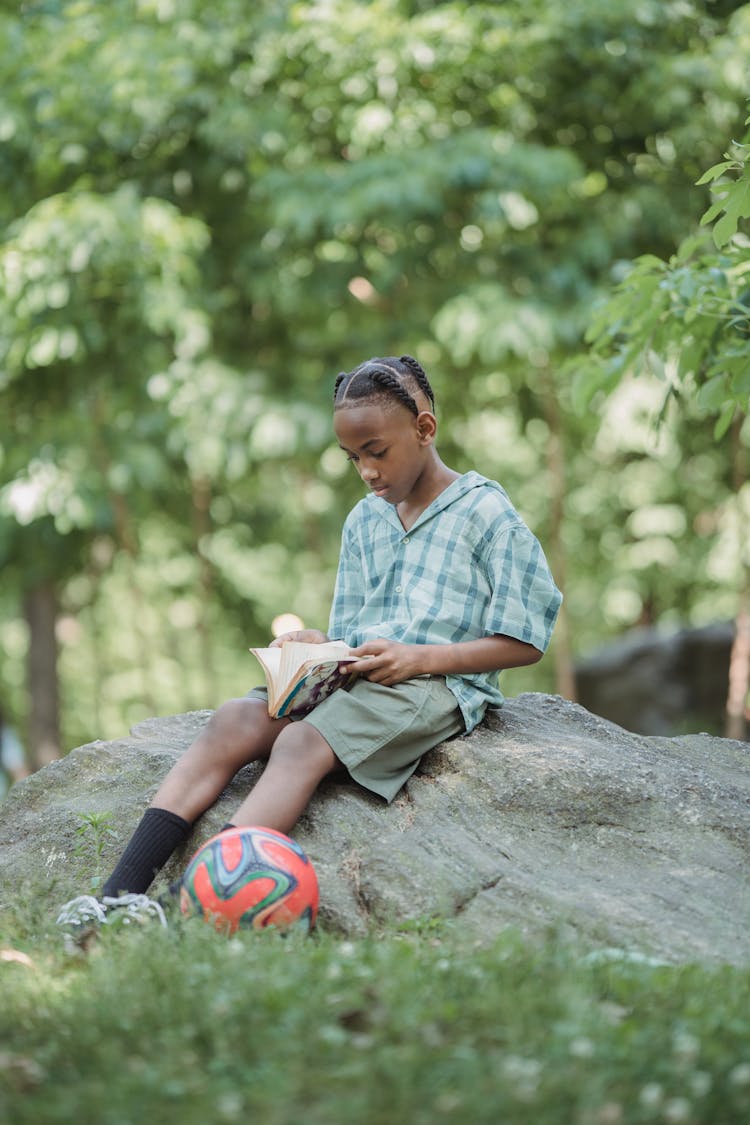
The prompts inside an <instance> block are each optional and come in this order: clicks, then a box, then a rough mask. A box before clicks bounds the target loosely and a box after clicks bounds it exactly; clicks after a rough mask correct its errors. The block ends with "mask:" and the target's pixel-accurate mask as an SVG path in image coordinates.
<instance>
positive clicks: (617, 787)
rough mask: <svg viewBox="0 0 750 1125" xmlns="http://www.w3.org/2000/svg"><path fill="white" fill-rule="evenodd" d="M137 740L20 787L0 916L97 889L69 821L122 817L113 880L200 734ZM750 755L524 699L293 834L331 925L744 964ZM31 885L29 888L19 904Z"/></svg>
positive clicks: (6, 824)
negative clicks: (506, 931) (386, 789)
mask: <svg viewBox="0 0 750 1125" xmlns="http://www.w3.org/2000/svg"><path fill="white" fill-rule="evenodd" d="M208 716H209V712H205V711H204V712H195V713H192V714H188V715H177V716H174V717H172V718H166V719H151V720H148V721H147V722H143V723H139V724H138V726H136V727H135V728H134V730H133V732H132V736H131V737H130V738H123V739H119V740H117V741H115V742H93V743H91V744H89V745H87V746H82V747H81V748H80V749H78V750H74V751H72V752H71V753H70V754H69V755H68V756H67V757H66V758H64V759H63V760H62V761H59V762H55V763H53V764H52V765H50V766H47V767H46V768H45V769H43V770H41V771H40V772H39V773H37V774H35V775H34V776H32V777H30V778H29V779H28V780H26V781H23V782H21V783H20V784H18V785H16V786H15V787H14V789H13V790H12V791H11V793H10V795H9V796H8V798H7V799H6V800H5V802H4V803H3V804H2V805H0V858H1V862H0V907H2V906H4V905H7V904H8V903H9V902H10V901H12V900H13V899H14V897H15V896H20V895H22V894H24V893H28V884H29V881H32V882H33V881H36V882H37V884H39V891H40V892H41V893H43V894H44V895H45V896H46V897H47V898H48V900H49V909H50V912H53V911H54V910H55V908H56V906H57V904H59V903H61V902H64V901H65V900H66V899H67V898H69V897H71V896H72V895H74V894H77V893H80V892H81V891H84V890H87V889H88V887H89V884H90V878H91V874H92V870H93V859H92V849H91V846H90V845H91V842H92V840H93V837H92V836H91V834H89V843H88V847H87V845H86V843H85V836H84V852H85V853H86V854H77V845H78V844H79V843H80V837H79V834H78V833H77V832H76V829H77V826H78V825H79V824H80V818H79V817H78V816H77V815H76V814H92V813H105V812H106V813H111V814H112V823H113V824H114V825H116V827H117V830H118V833H119V840H118V841H116V842H107V843H106V846H105V854H104V856H103V859H102V864H101V866H102V868H103V870H104V872H105V873H108V871H109V869H110V868H111V867H112V866H113V864H114V861H115V859H116V858H117V855H118V853H119V851H120V849H121V846H122V844H123V843H124V842H125V840H126V839H127V837H128V836H129V834H130V832H131V830H132V829H133V828H134V827H135V825H136V823H137V821H138V820H139V818H140V816H141V813H142V811H143V809H144V808H145V807H146V805H147V804H148V802H149V800H150V799H151V797H152V796H153V794H154V792H155V790H156V788H157V786H158V784H159V782H160V780H161V778H162V777H163V776H164V774H165V773H166V772H167V770H168V768H169V767H170V766H171V764H172V763H173V762H174V761H175V759H176V758H177V756H178V755H179V753H180V751H181V750H182V749H184V747H186V746H187V745H188V744H189V742H190V741H191V739H192V738H193V737H194V736H195V734H196V733H197V732H198V730H200V728H201V727H202V725H203V724H204V723H205V722H206V720H207V718H208ZM749 767H750V746H749V745H748V744H747V743H739V742H730V741H727V740H725V739H719V738H711V737H709V736H707V735H690V736H686V737H682V738H645V737H642V736H639V735H634V734H629V733H627V732H626V731H624V730H622V729H621V728H619V727H617V726H614V725H613V724H611V723H609V722H607V721H605V720H603V719H599V718H596V717H594V716H593V715H591V714H589V713H588V712H587V711H585V710H584V709H583V708H582V707H579V706H576V705H575V704H572V703H568V702H567V701H565V700H563V699H560V698H559V697H557V696H545V695H532V694H528V695H522V696H519V697H518V698H517V699H513V700H510V701H509V702H508V703H507V705H506V706H505V707H504V708H503V709H502V710H501V711H497V712H494V713H491V714H490V715H489V716H488V718H487V719H486V720H485V722H484V723H483V724H482V725H481V727H479V728H478V729H477V730H476V731H474V732H473V733H472V734H471V735H469V736H468V737H465V738H459V739H455V740H453V741H451V742H449V743H445V744H444V745H443V746H441V747H439V748H438V749H436V750H434V751H433V752H432V753H431V754H429V755H427V756H426V758H425V759H424V760H423V763H422V767H421V769H420V771H419V772H418V773H417V774H416V775H415V776H414V777H413V779H412V780H411V781H410V783H409V785H408V786H407V787H406V789H405V790H404V791H403V792H402V794H401V795H400V796H399V797H398V798H397V800H396V801H395V802H394V803H393V805H391V806H390V807H388V806H386V805H385V804H384V803H383V802H381V801H380V799H379V798H376V797H374V796H371V795H369V794H368V793H366V792H365V791H363V790H361V789H359V788H358V787H357V786H356V785H354V784H353V783H351V782H348V781H342V782H335V783H334V782H330V783H327V784H325V785H324V786H323V787H322V788H321V790H320V791H319V793H318V794H317V795H316V797H315V798H314V800H313V801H312V804H311V806H310V808H309V810H308V812H307V814H306V815H305V816H304V817H303V818H302V820H301V821H300V823H299V825H298V826H297V830H296V832H295V836H296V838H297V839H298V840H299V841H300V843H301V844H302V845H303V847H305V848H306V850H307V851H308V853H309V854H310V856H311V858H312V860H313V862H314V863H315V866H316V868H317V871H318V875H319V879H320V884H321V920H322V922H323V924H324V925H326V926H327V927H329V928H334V929H336V930H339V931H342V932H345V933H349V934H359V933H362V932H364V931H365V930H366V929H367V927H368V926H370V925H371V924H372V923H381V922H383V921H389V920H397V921H403V920H405V919H417V918H424V917H428V916H434V915H439V916H445V917H456V918H457V919H458V920H460V924H461V925H463V926H465V927H466V929H467V931H468V932H469V933H471V934H472V935H474V934H476V935H478V936H480V937H483V936H487V937H491V936H492V935H494V934H497V933H498V932H499V931H501V930H502V929H503V928H505V927H507V926H514V927H517V928H520V930H521V931H523V932H525V933H528V934H530V935H532V934H535V933H539V932H541V931H544V930H547V929H549V928H550V927H551V928H554V929H555V930H557V931H558V932H561V933H563V934H564V935H566V936H569V937H576V938H580V939H582V940H583V942H584V944H585V945H586V946H587V947H591V945H592V944H593V945H595V946H606V947H610V946H616V947H618V948H625V949H628V950H635V951H641V952H644V953H649V954H652V955H656V956H659V957H662V958H666V959H670V960H685V959H699V960H702V961H722V960H723V961H728V962H735V963H740V962H746V961H747V960H748V954H749V953H750V937H749V935H748V907H749V906H750V894H749V893H748V858H749V856H748V852H749V851H750V847H749V833H748V830H749V829H750V768H749ZM259 769H260V767H259V766H250V767H247V768H246V769H245V770H243V771H242V772H241V773H240V774H239V775H238V776H237V778H236V779H235V780H234V781H233V783H232V784H231V785H230V786H229V788H228V789H227V790H226V792H225V793H224V794H223V795H222V797H221V798H220V800H219V802H218V803H217V805H216V806H215V807H214V808H213V809H211V810H209V812H207V813H206V815H205V816H204V817H203V818H202V819H201V820H200V822H199V823H198V824H197V826H196V828H195V830H194V832H193V835H192V837H191V839H190V840H189V841H188V843H187V845H186V846H185V847H184V848H183V849H181V851H180V852H179V853H178V854H177V855H176V856H175V857H174V858H173V860H172V861H170V864H169V865H168V867H167V868H166V869H165V871H164V874H163V876H162V877H161V878H160V882H163V881H166V880H167V879H170V878H174V877H175V876H176V875H177V873H178V872H179V871H180V869H181V868H182V867H183V866H184V864H185V863H186V861H187V859H188V857H189V856H190V855H191V854H192V852H193V851H194V850H195V848H196V847H197V846H198V845H199V844H200V843H202V842H203V841H204V840H205V839H207V838H208V837H209V836H210V835H212V834H213V833H214V832H216V831H217V830H218V829H219V828H220V827H221V825H222V824H223V823H225V821H226V820H228V819H230V818H231V814H232V811H233V809H234V808H235V806H236V805H237V803H238V802H239V801H240V800H241V798H242V797H243V796H244V794H245V793H246V792H247V790H248V789H249V787H250V786H252V784H253V783H254V781H255V779H256V778H257V776H258V772H259ZM24 888H25V889H24Z"/></svg>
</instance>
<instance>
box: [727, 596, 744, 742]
mask: <svg viewBox="0 0 750 1125" xmlns="http://www.w3.org/2000/svg"><path fill="white" fill-rule="evenodd" d="M748 686H750V611H748V604H747V596H745V597H744V598H743V600H742V604H741V605H740V609H739V612H738V614H737V617H736V618H735V633H734V643H733V644H732V655H731V656H730V659H729V693H728V695H727V714H726V723H725V726H724V733H725V735H726V737H727V738H736V739H739V740H741V739H744V738H745V737H746V735H747V703H746V701H747V693H748Z"/></svg>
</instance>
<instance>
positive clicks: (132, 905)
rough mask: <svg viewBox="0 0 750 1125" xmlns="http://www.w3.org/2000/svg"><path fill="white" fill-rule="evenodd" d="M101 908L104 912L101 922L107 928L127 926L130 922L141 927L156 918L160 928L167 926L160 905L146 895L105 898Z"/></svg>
mask: <svg viewBox="0 0 750 1125" xmlns="http://www.w3.org/2000/svg"><path fill="white" fill-rule="evenodd" d="M102 907H103V912H104V911H106V916H103V918H102V921H104V922H106V924H107V925H108V926H111V925H117V926H129V925H130V924H131V923H132V922H136V923H138V925H141V926H142V925H143V924H144V923H145V922H148V920H149V919H150V918H158V920H159V923H160V924H161V925H162V926H164V927H166V925H167V919H166V917H165V915H164V911H163V909H162V907H161V905H160V904H159V903H158V902H157V901H156V899H153V898H149V897H148V895H135V894H129V895H118V896H117V897H116V898H114V897H112V898H110V897H109V896H105V897H104V898H103V899H102Z"/></svg>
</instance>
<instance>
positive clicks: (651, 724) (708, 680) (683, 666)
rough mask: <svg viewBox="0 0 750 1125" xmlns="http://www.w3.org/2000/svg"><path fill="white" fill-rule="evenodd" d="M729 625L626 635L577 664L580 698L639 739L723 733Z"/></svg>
mask: <svg viewBox="0 0 750 1125" xmlns="http://www.w3.org/2000/svg"><path fill="white" fill-rule="evenodd" d="M733 640H734V625H733V624H732V623H731V622H729V621H725V622H715V623H714V624H712V625H703V626H701V627H700V628H695V629H679V630H677V631H665V630H663V629H660V628H639V629H631V630H630V632H628V633H626V634H625V635H624V636H622V637H618V638H617V640H615V641H613V642H612V643H611V644H609V645H606V646H604V647H603V648H600V649H599V650H598V651H597V652H594V653H592V654H591V656H589V657H588V658H587V659H585V660H581V661H580V662H579V663H578V664H577V665H576V685H577V688H578V699H579V701H580V702H581V703H582V704H583V706H584V707H587V708H588V710H589V711H593V712H594V713H595V714H596V715H602V716H603V717H604V718H605V719H609V720H610V721H611V722H613V723H619V724H620V726H622V727H625V729H626V730H632V731H635V732H636V734H659V735H662V734H663V735H676V734H683V733H684V732H686V731H698V730H710V731H714V732H716V733H719V732H721V731H722V730H723V729H724V721H725V708H726V702H727V690H728V684H729V659H730V655H731V650H732V642H733Z"/></svg>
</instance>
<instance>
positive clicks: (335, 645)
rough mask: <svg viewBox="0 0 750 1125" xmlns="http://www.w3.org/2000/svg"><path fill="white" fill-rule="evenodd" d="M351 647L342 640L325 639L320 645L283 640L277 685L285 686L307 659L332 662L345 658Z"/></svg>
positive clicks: (315, 661) (318, 662) (320, 662)
mask: <svg viewBox="0 0 750 1125" xmlns="http://www.w3.org/2000/svg"><path fill="white" fill-rule="evenodd" d="M350 652H351V649H350V648H349V646H348V645H347V644H345V643H344V642H343V641H326V642H325V643H324V644H320V645H310V644H304V643H303V642H301V641H285V642H284V644H283V645H282V646H281V653H282V656H281V664H280V666H279V673H278V677H277V682H278V684H279V687H280V688H281V687H286V685H287V684H289V683H291V681H292V680H293V679H294V678H295V675H296V673H297V672H298V671H299V669H300V668H301V667H302V665H303V664H305V663H307V661H310V660H311V661H313V662H314V663H315V664H322V663H323V662H324V661H329V662H330V663H334V662H335V661H338V660H343V659H345V658H346V657H347V656H348V655H349V653H350Z"/></svg>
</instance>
